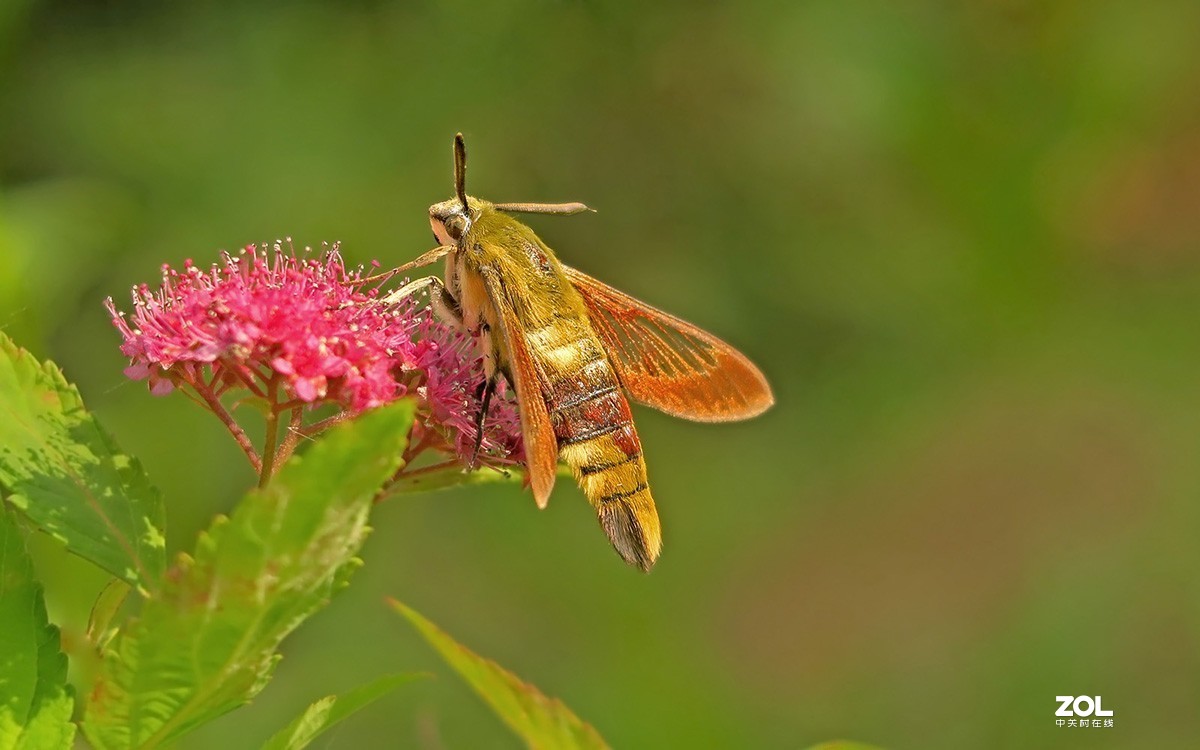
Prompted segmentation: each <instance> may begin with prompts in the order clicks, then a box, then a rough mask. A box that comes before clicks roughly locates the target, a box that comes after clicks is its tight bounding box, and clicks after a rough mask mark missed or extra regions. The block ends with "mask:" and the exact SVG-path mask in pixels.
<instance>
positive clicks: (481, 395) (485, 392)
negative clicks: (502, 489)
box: [467, 373, 496, 469]
mask: <svg viewBox="0 0 1200 750" xmlns="http://www.w3.org/2000/svg"><path fill="white" fill-rule="evenodd" d="M495 392H496V373H492V374H491V375H490V376H488V377H487V378H484V380H483V382H481V383H480V384H479V389H478V390H477V391H476V392H475V398H478V399H481V400H482V402H481V403H480V405H479V415H478V416H477V417H476V418H475V445H474V447H472V448H471V459H470V460H469V461H468V462H467V466H469V467H471V468H472V469H474V468H475V466H476V465H477V463H478V460H479V449H480V448H482V447H483V423H484V421H485V420H486V419H487V413H488V407H489V406H490V405H491V403H492V394H493V393H495Z"/></svg>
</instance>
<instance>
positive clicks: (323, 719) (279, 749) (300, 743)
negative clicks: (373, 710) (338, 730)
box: [262, 674, 425, 750]
mask: <svg viewBox="0 0 1200 750" xmlns="http://www.w3.org/2000/svg"><path fill="white" fill-rule="evenodd" d="M424 676H425V675H421V674H394V675H388V676H386V677H380V678H379V679H378V680H375V681H374V682H371V683H368V684H366V685H363V686H362V687H360V688H356V689H354V690H351V691H350V692H348V693H346V694H345V695H341V696H338V695H327V696H325V697H324V698H322V699H320V700H319V701H317V702H316V703H314V704H312V705H311V706H309V707H308V708H307V709H305V711H304V713H303V714H301V715H300V716H297V717H296V719H295V721H293V722H292V723H291V724H288V725H287V726H286V727H284V728H283V729H281V730H280V731H279V732H277V733H276V734H275V736H274V737H272V738H271V739H269V740H267V743H266V744H265V745H263V747H262V750H301V748H304V747H308V745H309V743H311V742H312V741H313V740H315V739H316V738H317V737H319V736H320V735H321V734H323V733H324V732H326V731H327V730H329V729H331V728H332V727H333V726H334V725H335V724H338V723H339V722H341V721H342V720H344V719H346V718H347V717H349V716H350V715H351V714H354V713H356V712H358V711H360V710H362V709H364V708H366V707H367V706H369V705H370V704H372V703H374V702H375V701H376V700H378V699H380V698H382V697H383V696H385V695H387V694H388V693H390V692H392V691H393V690H395V689H396V687H398V686H399V685H402V684H404V683H406V682H412V681H413V680H415V679H417V678H419V677H424Z"/></svg>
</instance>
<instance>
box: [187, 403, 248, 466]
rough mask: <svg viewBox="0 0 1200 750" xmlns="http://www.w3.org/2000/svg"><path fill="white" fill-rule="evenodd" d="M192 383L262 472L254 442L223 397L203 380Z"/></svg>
mask: <svg viewBox="0 0 1200 750" xmlns="http://www.w3.org/2000/svg"><path fill="white" fill-rule="evenodd" d="M191 385H192V388H193V389H194V390H195V391H196V395H197V396H199V397H200V398H201V399H203V400H204V403H205V405H206V406H208V408H209V409H210V410H211V411H212V413H213V414H216V415H217V419H219V420H221V424H223V425H225V429H227V430H229V434H230V435H232V436H233V439H234V441H235V442H236V443H237V444H238V447H240V448H241V449H242V452H243V453H245V454H246V458H248V459H250V465H251V466H252V467H254V470H255V471H257V472H260V473H261V472H262V464H263V462H262V459H261V458H259V457H258V453H257V452H256V451H255V450H254V444H253V443H251V442H250V437H249V436H248V435H247V434H246V431H245V430H243V429H242V428H241V426H240V425H239V424H238V423H237V422H235V421H233V416H232V415H230V413H229V411H228V410H227V409H226V408H225V405H224V404H222V403H221V399H219V398H217V396H216V394H215V393H213V391H212V389H210V388H208V387H206V386H204V385H203V382H201V383H200V384H197V383H192V384H191Z"/></svg>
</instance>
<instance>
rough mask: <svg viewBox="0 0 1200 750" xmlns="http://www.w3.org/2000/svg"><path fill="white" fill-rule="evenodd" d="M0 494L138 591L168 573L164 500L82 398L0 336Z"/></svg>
mask: <svg viewBox="0 0 1200 750" xmlns="http://www.w3.org/2000/svg"><path fill="white" fill-rule="evenodd" d="M0 495H5V496H6V499H7V500H8V502H9V503H11V504H12V505H13V507H15V508H17V509H18V510H19V511H21V513H22V514H24V515H25V516H26V517H28V518H29V520H30V521H32V522H33V523H34V524H36V525H37V526H38V527H39V528H40V529H41V530H42V531H45V532H46V533H47V534H50V535H51V536H53V537H54V538H56V539H58V540H59V541H60V542H62V543H63V544H65V545H66V547H67V549H69V550H70V551H71V552H74V553H75V554H77V555H79V556H80V557H83V558H84V559H86V560H90V561H91V562H93V563H95V564H96V565H99V566H100V567H102V568H104V569H105V570H107V571H109V572H110V573H112V574H113V575H115V576H117V577H119V578H122V579H124V580H126V581H128V582H129V583H131V584H133V585H134V586H137V587H138V588H140V589H141V590H142V591H143V592H147V591H151V590H153V589H154V588H155V587H156V586H157V585H158V582H159V580H160V579H161V577H162V572H163V568H164V567H165V553H164V549H165V539H164V536H163V505H162V499H161V498H160V497H159V494H158V490H156V489H155V488H154V487H153V486H152V485H151V484H150V481H149V479H147V477H146V473H145V472H144V471H143V470H142V467H141V465H140V464H139V463H138V462H137V461H136V460H134V459H132V458H130V457H129V456H127V455H125V454H123V453H121V452H120V450H119V449H118V448H117V446H116V444H115V443H114V442H113V440H112V438H111V437H109V436H108V433H106V432H105V431H104V429H103V428H101V426H100V425H99V424H98V423H97V422H96V420H95V419H94V418H93V417H92V416H91V415H90V414H89V413H88V412H87V410H86V409H84V406H83V400H82V399H81V398H80V397H79V391H77V390H76V389H75V387H74V386H72V385H71V384H70V383H68V382H67V381H66V379H65V378H64V377H63V374H62V372H61V371H60V370H59V369H58V368H57V367H55V366H54V364H53V363H51V362H46V363H44V364H43V363H40V362H38V361H37V359H35V358H34V357H33V355H31V354H30V353H29V352H27V351H25V350H24V349H20V348H18V347H17V346H16V345H15V344H14V343H13V342H12V341H11V340H10V339H9V338H8V337H7V336H5V335H4V334H3V333H0Z"/></svg>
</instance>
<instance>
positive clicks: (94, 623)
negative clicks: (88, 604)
mask: <svg viewBox="0 0 1200 750" xmlns="http://www.w3.org/2000/svg"><path fill="white" fill-rule="evenodd" d="M129 591H130V588H129V584H127V583H125V582H124V581H122V580H121V579H120V578H114V579H112V580H111V581H109V582H108V585H107V586H105V587H104V588H103V589H102V590H101V591H100V595H99V596H97V597H96V601H95V602H94V603H93V604H92V611H91V613H90V614H89V615H88V624H87V631H86V632H85V633H84V637H86V638H87V640H88V643H91V644H92V645H93V646H94V647H96V649H97V650H98V651H99V650H102V649H104V648H105V647H106V646H107V645H108V642H109V641H110V640H112V637H113V635H114V634H115V633H116V628H114V627H110V626H111V625H112V621H113V618H114V617H116V615H117V610H119V609H120V608H121V605H122V604H124V603H125V599H126V597H128V596H129Z"/></svg>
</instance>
